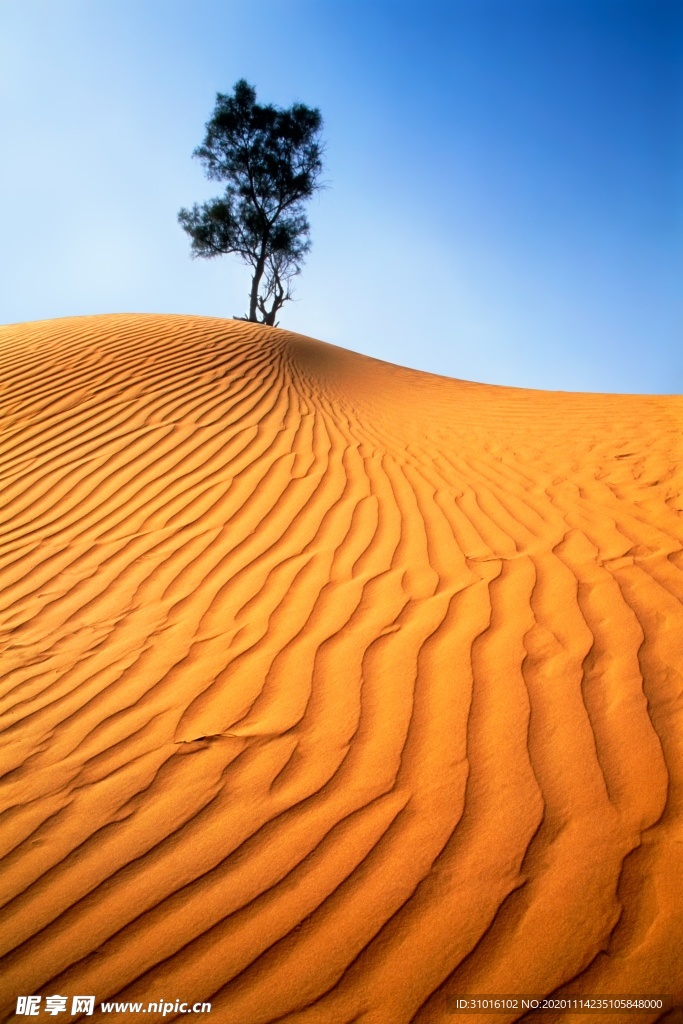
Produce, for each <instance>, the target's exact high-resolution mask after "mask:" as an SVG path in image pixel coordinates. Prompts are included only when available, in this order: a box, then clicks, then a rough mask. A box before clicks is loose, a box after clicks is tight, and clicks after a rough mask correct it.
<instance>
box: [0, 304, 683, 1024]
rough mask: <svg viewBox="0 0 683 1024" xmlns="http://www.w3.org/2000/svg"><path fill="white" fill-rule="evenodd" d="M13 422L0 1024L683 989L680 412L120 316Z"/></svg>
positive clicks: (480, 1018) (22, 368) (416, 1013)
mask: <svg viewBox="0 0 683 1024" xmlns="http://www.w3.org/2000/svg"><path fill="white" fill-rule="evenodd" d="M416 329H421V328H420V327H419V325H416ZM0 412H1V419H0V486H1V501H0V504H1V505H2V509H1V513H0V518H1V521H2V530H1V532H0V683H1V686H0V729H1V730H2V731H1V732H0V763H1V766H2V773H3V780H2V798H1V801H2V802H1V810H2V813H1V815H0V856H2V862H1V863H2V868H1V871H0V890H1V897H2V898H1V901H0V903H1V906H2V909H1V910H0V942H1V944H2V949H1V950H0V954H1V957H0V993H1V995H2V1010H3V1019H13V1020H15V1019H16V1020H21V1019H26V1018H24V1017H15V1016H14V1010H15V1006H16V1000H17V996H18V995H21V994H29V993H40V994H42V995H43V996H44V997H45V996H49V995H52V994H54V993H58V994H63V995H66V996H68V997H69V998H71V996H72V995H74V994H76V993H79V994H88V993H92V994H95V995H96V997H97V1000H98V1002H99V1001H101V1000H107V999H111V998H115V999H117V1000H120V1001H135V1000H140V1001H144V1003H145V1005H146V1004H147V1002H148V1001H155V1000H176V999H179V1000H187V1001H189V1002H190V1003H193V1002H194V1001H198V1000H208V1001H211V1003H212V1012H211V1016H210V1018H208V1019H210V1020H212V1021H216V1022H221V1024H223V1022H226V1024H262V1022H263V1024H266V1022H273V1021H276V1020H277V1021H278V1022H286V1024H351V1022H358V1024H407V1022H409V1021H413V1022H415V1024H433V1022H447V1021H456V1020H457V1021H462V1022H463V1024H465V1022H468V1021H476V1022H478V1024H484V1022H486V1021H495V1022H497V1024H505V1022H508V1021H514V1020H518V1019H522V1016H523V1015H522V1013H521V1012H514V1011H511V1012H508V1013H501V1014H497V1015H490V1014H479V1015H472V1014H462V1015H458V1016H454V1015H452V1014H451V1012H450V1010H451V1009H452V1008H453V1004H452V1002H451V1000H452V999H453V998H454V997H455V996H459V997H462V996H464V995H468V994H469V995H482V994H508V993H527V994H529V993H530V994H542V995H547V994H550V993H564V994H571V993H573V994H575V995H580V994H635V995H639V994H640V995H642V994H652V993H655V994H657V993H662V994H669V995H672V996H674V997H676V998H677V999H678V1000H679V1001H680V1000H681V999H682V998H683V954H682V952H681V950H682V949H683V818H682V815H683V703H682V692H683V604H682V601H683V514H682V513H683V443H682V440H681V428H682V427H683V399H681V398H677V397H661V396H660V397H646V396H609V395H579V394H564V393H559V394H554V393H545V392H534V391H524V390H518V389H512V388H510V389H508V388H499V387H492V386H485V385H478V384H471V383H467V382H464V381H458V380H450V379H446V378H442V377H436V376H432V375H429V374H424V373H418V372H416V371H410V370H406V369H402V368H400V367H397V366H392V365H390V364H386V363H381V362H378V361H375V360H372V359H369V358H366V357H363V356H360V355H355V354H353V353H351V352H347V351H345V350H343V349H339V348H335V347H333V346H329V345H325V344H324V343H322V342H318V341H313V340H311V339H308V338H304V337H301V336H298V335H294V334H290V333H287V332H286V331H281V330H272V329H268V328H262V327H259V326H256V325H251V324H245V323H239V322H233V321H223V320H214V319H204V318H197V317H180V316H123V315H121V316H102V317H77V318H70V319H64V320H56V321H48V322H41V323H31V324H22V325H18V326H11V327H3V328H0ZM677 1012H678V1011H673V1012H671V1013H668V1014H663V1013H659V1012H656V1011H654V1012H649V1013H645V1014H644V1015H639V1016H637V1017H633V1016H632V1015H631V1014H626V1013H624V1014H621V1013H618V1014H616V1015H612V1016H608V1017H606V1016H604V1015H603V1014H599V1015H596V1014H590V1013H589V1014H584V1015H582V1016H581V1017H576V1018H575V1017H571V1018H570V1017H568V1015H567V1014H565V1013H555V1014H553V1015H546V1016H545V1017H543V1018H538V1017H536V1018H534V1019H537V1020H538V1019H542V1020H546V1021H547V1020H553V1021H564V1020H569V1019H571V1020H574V1019H576V1020H580V1021H585V1022H588V1021H590V1020H593V1019H594V1020H600V1021H610V1022H613V1024H614V1022H619V1021H621V1020H638V1021H654V1020H664V1019H666V1020H668V1021H673V1020H674V1019H676V1020H678V1019H679V1018H678V1017H677V1016H676V1013H677ZM99 1014H100V1011H99V1010H96V1011H95V1016H99ZM110 1016H111V1018H112V1019H118V1020H122V1021H123V1020H132V1019H136V1018H135V1014H131V1013H129V1014H120V1015H118V1016H117V1015H116V1014H114V1013H112V1014H110ZM41 1017H42V1019H48V1018H47V1017H46V1015H45V1014H44V1013H42V1014H41ZM175 1017H176V1014H175V1012H173V1013H170V1014H167V1015H166V1018H165V1019H166V1020H170V1019H174V1018H175ZM50 1019H60V1018H50ZM61 1019H69V1020H75V1019H76V1017H69V1016H68V1013H67V1014H66V1015H65V1016H63V1017H62V1018H61ZM83 1019H86V1018H85V1017H84V1018H83ZM144 1019H145V1020H146V1021H147V1022H151V1021H153V1020H155V1019H162V1018H161V1014H155V1013H154V1012H153V1011H150V1012H148V1013H147V1016H146V1017H145V1018H144ZM526 1019H531V1018H530V1017H528V1018H526Z"/></svg>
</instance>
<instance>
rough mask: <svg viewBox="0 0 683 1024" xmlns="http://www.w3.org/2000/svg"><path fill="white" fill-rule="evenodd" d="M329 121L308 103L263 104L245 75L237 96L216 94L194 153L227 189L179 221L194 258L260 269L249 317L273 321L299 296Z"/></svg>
mask: <svg viewBox="0 0 683 1024" xmlns="http://www.w3.org/2000/svg"><path fill="white" fill-rule="evenodd" d="M322 123H323V122H322V116H321V114H320V111H319V110H318V109H317V108H315V109H314V108H310V107H307V106H305V105H304V104H303V103H294V104H293V105H292V106H291V107H289V108H288V109H281V108H278V107H275V106H272V105H268V106H261V105H260V104H258V103H257V102H256V90H255V89H254V87H253V86H251V85H249V84H248V82H246V81H245V80H244V79H243V78H242V79H240V80H239V82H237V84H236V85H235V87H234V89H233V92H232V94H230V95H226V94H224V93H217V95H216V106H215V108H214V112H213V116H212V117H211V120H210V121H208V122H207V124H206V136H205V138H204V142H203V144H202V145H201V146H199V147H198V148H197V149H195V151H194V153H193V156H195V157H197V158H198V159H199V160H201V162H202V163H203V165H204V169H205V173H206V176H207V177H208V178H209V179H210V180H212V181H221V182H223V181H224V182H226V186H225V189H224V191H223V194H222V195H221V196H220V197H218V198H216V199H210V200H209V201H208V202H205V203H202V204H201V205H198V204H197V203H195V205H194V206H193V207H192V209H191V210H186V209H182V210H181V211H180V212H179V214H178V220H179V222H180V224H181V225H182V227H183V229H184V230H185V231H186V232H187V233H188V235H189V236H190V238H191V241H192V255H193V256H195V257H197V256H201V257H206V258H209V259H210V258H212V257H214V256H222V255H226V254H228V253H234V254H235V255H237V256H239V257H240V259H242V260H243V261H244V262H245V263H247V264H249V265H250V266H251V267H252V268H253V276H252V282H251V291H250V294H249V313H248V315H247V316H244V317H242V318H241V319H244V320H251V321H254V322H256V323H263V324H268V325H270V326H273V325H275V317H276V315H277V313H278V311H279V310H280V308H281V307H282V306H283V305H284V303H285V302H287V301H288V300H289V299H291V297H292V295H291V282H292V279H293V278H294V277H296V275H297V274H299V273H300V272H301V266H302V264H303V260H304V257H305V256H306V254H307V253H308V251H309V249H310V247H311V242H310V236H309V231H310V226H309V223H308V220H307V219H306V216H305V214H304V202H305V200H307V199H310V198H311V196H312V195H313V194H314V192H317V191H319V190H320V189H321V188H322V187H323V186H322V185H321V184H320V183H319V177H320V174H321V172H322V144H321V141H320V133H321V130H322Z"/></svg>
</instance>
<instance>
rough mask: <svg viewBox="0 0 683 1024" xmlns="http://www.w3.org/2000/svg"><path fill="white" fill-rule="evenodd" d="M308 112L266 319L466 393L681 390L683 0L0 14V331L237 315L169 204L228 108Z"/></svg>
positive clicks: (184, 1)
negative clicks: (293, 237)
mask: <svg viewBox="0 0 683 1024" xmlns="http://www.w3.org/2000/svg"><path fill="white" fill-rule="evenodd" d="M242 77H244V78H246V79H247V80H248V81H249V82H251V83H252V84H253V85H254V86H255V87H256V90H257V96H258V100H259V101H260V102H263V103H270V102H272V103H276V104H278V105H281V106H289V105H290V104H291V103H292V102H293V101H294V100H299V101H301V102H303V103H307V104H309V105H310V106H318V107H319V108H320V109H321V111H322V114H323V117H324V120H325V129H324V137H325V140H326V158H325V159H326V171H325V180H326V181H327V182H328V184H329V186H330V187H329V189H327V190H326V191H325V192H323V193H321V194H320V195H319V196H316V197H315V198H314V199H313V201H312V203H311V204H310V206H309V215H310V220H311V225H312V238H313V248H312V251H311V253H310V255H309V257H308V260H307V263H306V266H305V267H304V271H303V274H302V276H301V277H300V278H299V279H298V281H297V283H296V290H295V298H296V300H297V301H296V302H292V303H288V304H287V305H286V306H285V307H284V309H283V310H282V311H281V316H280V324H281V326H282V327H286V328H290V329H292V330H295V331H300V332H302V333H304V334H309V335H312V336H314V337H318V338H322V339H323V340H325V341H329V342H333V343H334V344H338V345H343V346H345V347H347V348H351V349H354V350H355V351H358V352H364V353H367V354H368V355H374V356H376V357H378V358H380V359H387V360H390V361H392V362H397V363H401V364H403V365H407V366H412V367H416V368H419V369H424V370H429V371H431V372H434V373H441V374H446V375H448V376H453V377H464V378H467V379H470V380H478V381H487V382H491V383H499V384H510V385H515V386H520V387H534V388H550V389H554V390H569V391H573V390H584V391H621V392H653V393H669V392H681V391H683V315H682V314H683V287H682V286H683V273H682V272H683V4H681V3H680V2H679V0H444V2H429V0H422V2H417V0H411V2H403V0H362V2H361V0H0V116H1V119H2V137H3V143H4V145H3V155H2V161H0V183H1V187H2V197H3V218H2V221H3V222H2V233H1V235H0V238H1V243H0V245H1V250H0V251H1V255H0V271H1V273H2V287H1V291H0V322H1V323H13V322H17V321H24V320H37V319H42V318H50V317H60V316H72V315H79V314H88V313H112V312H159V313H193V314H202V315H208V316H221V317H222V316H227V317H230V316H235V315H239V314H242V313H244V312H245V311H246V309H247V304H248V302H247V295H248V290H249V281H250V273H249V269H248V268H247V267H245V266H243V265H242V264H240V263H239V262H238V261H237V259H235V258H234V257H228V256H226V257H224V258H223V259H221V260H213V261H207V260H191V259H190V247H189V239H188V238H187V236H186V235H185V233H184V232H183V231H182V229H181V228H180V226H179V225H178V223H177V220H176V217H177V212H178V210H179V208H180V207H181V206H191V205H192V203H193V202H196V201H202V200H203V199H206V198H209V197H210V196H212V195H216V194H218V192H219V190H220V187H219V186H217V185H216V183H212V182H208V181H206V179H205V178H204V176H203V172H202V167H201V164H200V163H199V162H198V161H197V160H193V159H191V153H192V150H193V149H194V148H195V146H197V145H198V144H199V143H200V142H201V141H202V138H203V134H204V124H205V122H206V121H207V120H208V118H209V117H210V115H211V112H212V110H213V105H214V102H215V94H216V92H217V91H221V92H230V91H231V89H232V86H233V85H234V83H235V82H236V81H237V79H239V78H242Z"/></svg>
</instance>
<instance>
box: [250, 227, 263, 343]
mask: <svg viewBox="0 0 683 1024" xmlns="http://www.w3.org/2000/svg"><path fill="white" fill-rule="evenodd" d="M267 245H268V236H267V235H264V236H263V240H262V242H261V252H260V253H259V257H258V259H257V261H256V266H255V267H254V276H253V277H252V279H251V294H250V296H249V319H250V320H251V322H252V323H255V324H257V323H259V319H258V315H257V312H256V311H257V309H258V289H259V285H260V284H261V278H262V277H263V271H264V270H265V268H266V248H267Z"/></svg>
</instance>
